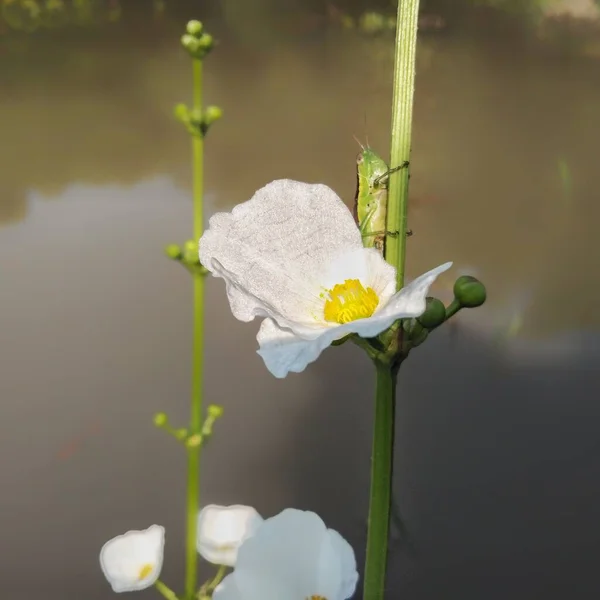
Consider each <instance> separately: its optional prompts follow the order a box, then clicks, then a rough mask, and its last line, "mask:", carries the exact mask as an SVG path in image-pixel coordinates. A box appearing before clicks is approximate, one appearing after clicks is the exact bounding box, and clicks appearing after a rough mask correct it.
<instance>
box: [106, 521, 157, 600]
mask: <svg viewBox="0 0 600 600" xmlns="http://www.w3.org/2000/svg"><path fill="white" fill-rule="evenodd" d="M164 543H165V530H164V527H161V526H160V525H152V526H151V527H149V528H148V529H145V530H143V531H128V532H127V533H124V534H122V535H119V536H117V537H114V538H112V539H111V540H109V541H108V542H106V543H105V544H104V546H102V549H101V550H100V567H101V569H102V572H103V573H104V576H105V577H106V579H107V580H108V582H109V583H110V585H111V587H112V589H113V591H115V592H133V591H137V590H143V589H146V588H148V587H150V586H152V585H154V583H155V582H156V580H157V579H158V577H159V576H160V572H161V570H162V564H163V555H164ZM146 565H148V566H150V567H152V569H151V571H149V572H148V573H147V574H146V576H145V577H143V578H141V579H140V573H141V570H142V568H144V567H145V566H146Z"/></svg>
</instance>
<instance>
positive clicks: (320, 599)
mask: <svg viewBox="0 0 600 600" xmlns="http://www.w3.org/2000/svg"><path fill="white" fill-rule="evenodd" d="M306 600H327V598H325V596H315V595H313V596H308V597H307V598H306Z"/></svg>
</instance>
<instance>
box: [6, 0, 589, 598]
mask: <svg viewBox="0 0 600 600" xmlns="http://www.w3.org/2000/svg"><path fill="white" fill-rule="evenodd" d="M17 4H18V6H17ZM58 4H59V5H60V3H58ZM84 4H85V3H83V5H84ZM88 4H89V3H88ZM487 4H488V5H486V3H485V2H483V0H482V1H481V2H473V1H472V2H468V1H467V0H464V1H461V2H457V1H453V2H449V1H448V0H446V1H444V0H430V1H427V2H426V1H425V0H423V2H422V5H423V17H422V22H421V32H420V39H419V48H418V57H417V60H418V75H417V89H416V98H415V122H414V146H413V156H412V165H413V170H412V178H411V206H410V214H409V219H410V223H409V224H410V227H411V229H412V230H413V231H414V235H413V236H412V237H411V238H410V239H409V241H408V252H409V254H408V275H409V276H415V275H417V274H419V273H421V272H423V271H424V270H427V269H429V268H432V267H434V266H436V265H438V264H440V263H442V262H444V261H446V260H453V261H455V267H456V268H455V269H454V270H453V271H451V272H450V273H449V274H448V277H447V278H445V279H443V280H442V281H441V282H440V283H439V284H438V285H437V287H436V289H435V292H436V294H437V295H438V296H440V297H442V298H444V299H447V296H448V294H449V292H450V288H449V286H451V283H452V281H453V278H455V277H456V276H457V275H458V274H460V273H462V272H464V273H474V274H477V275H478V276H479V277H480V278H481V279H482V280H483V281H484V282H485V283H486V284H487V286H488V298H489V300H488V302H487V303H486V304H485V306H484V307H483V308H481V309H478V310H476V311H472V314H460V315H459V316H458V317H456V319H455V322H454V323H453V326H448V327H444V328H443V330H441V331H439V332H436V333H435V335H433V336H432V337H431V339H430V341H429V342H428V343H427V344H426V345H425V346H423V347H421V348H419V349H418V350H416V351H415V352H414V353H413V354H411V357H410V359H409V360H408V361H407V363H406V364H405V365H404V366H403V369H402V374H401V383H400V386H399V396H398V411H397V412H398V423H397V434H398V444H397V456H396V473H395V479H396V481H395V489H396V495H397V497H398V499H399V504H400V508H401V510H402V513H403V515H404V518H405V520H406V522H407V527H408V530H409V532H410V536H411V544H408V543H407V542H406V541H405V540H398V541H396V542H395V544H394V546H393V549H392V554H391V557H390V577H389V597H390V598H403V599H405V600H420V599H423V600H425V599H427V600H430V599H438V598H461V599H463V600H480V599H484V598H485V600H496V599H498V600H501V599H502V600H505V599H506V598H508V597H510V598H511V599H512V600H518V599H523V600H526V599H527V600H532V599H533V598H542V597H543V598H547V597H550V596H552V597H560V596H562V597H567V598H569V599H570V600H575V599H579V598H582V599H583V598H585V599H588V598H592V597H595V596H596V595H597V594H598V592H600V583H599V581H598V578H597V570H598V567H597V565H598V559H599V558H600V520H599V519H598V506H599V505H600V437H599V434H598V431H599V424H600V403H599V402H598V399H599V398H598V396H599V394H598V391H599V385H598V384H599V383H600V373H599V372H598V359H599V358H600V338H599V336H598V325H599V322H600V316H599V315H600V313H599V312H598V310H597V307H598V305H599V304H600V280H599V279H598V277H597V270H598V250H597V243H596V240H597V227H598V223H599V222H600V221H599V219H600V203H599V202H598V184H599V183H600V180H599V173H598V166H597V162H598V156H599V154H600V141H599V139H600V138H599V136H598V133H597V132H598V131H599V129H600V111H599V110H598V106H600V69H599V66H600V33H599V32H600V21H599V20H598V14H599V13H600V10H598V7H597V6H596V5H595V4H594V3H593V2H591V1H589V2H583V1H580V2H578V1H577V0H573V1H572V2H568V1H566V0H565V1H562V2H556V1H555V2H553V3H552V2H546V3H544V4H543V6H542V5H541V4H540V6H539V7H538V6H537V5H535V6H534V4H533V2H532V3H531V5H529V4H528V3H521V2H516V1H513V2H510V1H509V0H505V1H504V2H498V1H496V2H488V3H487ZM494 4H495V5H496V6H489V5H494ZM33 5H37V6H38V7H41V9H43V10H46V9H47V7H46V8H45V7H44V2H37V3H35V2H34V3H33ZM83 5H82V6H83ZM31 7H32V3H31V2H29V3H27V2H22V3H18V2H17V3H14V2H13V3H10V2H6V1H5V2H4V7H3V9H4V13H3V18H2V21H0V132H1V136H2V144H0V164H1V165H2V176H1V177H0V222H1V223H0V309H1V310H0V331H2V339H3V343H2V344H1V349H0V360H1V362H0V364H1V365H2V369H1V377H0V397H1V404H0V406H1V408H0V415H1V420H0V422H1V423H2V435H1V436H0V457H1V458H0V461H1V467H0V477H1V479H0V481H1V482H2V483H1V492H0V530H1V531H2V537H1V540H0V548H1V558H2V560H1V561H0V575H1V580H2V585H3V594H4V595H5V596H6V598H7V600H9V599H10V600H32V599H33V598H38V597H43V598H45V599H46V600H71V599H73V600H75V599H80V598H86V600H105V599H108V598H111V597H112V596H113V594H112V592H111V590H110V588H109V586H108V584H107V583H106V582H105V581H104V579H103V576H102V573H101V571H100V569H99V565H98V552H99V549H100V547H101V546H102V544H103V543H104V541H105V540H106V539H108V538H110V537H112V536H114V535H117V534H119V533H122V532H123V531H126V530H127V529H131V528H144V527H147V526H149V525H150V524H152V523H155V522H156V523H160V524H162V525H164V526H165V527H166V528H167V555H166V559H165V567H164V571H163V578H164V579H165V580H166V581H167V582H168V583H170V584H172V585H173V586H174V587H177V586H178V585H179V582H181V581H182V568H183V567H182V565H183V561H182V558H183V527H184V515H183V508H184V477H185V454H184V452H183V450H182V449H181V448H180V447H179V446H178V445H177V444H176V443H175V442H174V441H173V440H172V439H171V438H169V437H167V436H166V435H164V434H163V433H162V432H160V431H157V430H156V429H155V428H154V427H153V426H152V416H153V414H154V413H155V412H157V411H159V410H166V411H167V412H168V413H169V415H170V417H171V418H172V420H173V421H175V422H176V423H177V422H178V423H181V424H182V425H183V424H184V421H185V420H186V416H187V411H188V402H189V400H188V396H189V379H190V351H191V302H192V296H191V282H190V278H189V277H188V275H187V273H186V272H185V271H184V270H183V269H181V268H180V267H178V266H177V265H175V264H172V263H171V262H169V261H168V260H167V259H166V258H164V257H163V254H162V248H163V246H164V245H165V244H168V243H171V242H181V241H183V240H184V239H186V238H188V237H189V236H190V233H191V186H190V184H191V173H190V147H189V138H188V136H187V133H186V132H185V131H184V130H183V128H182V127H181V126H180V125H179V124H178V123H176V122H175V121H174V119H173V117H172V109H173V105H174V104H175V103H177V102H181V101H188V100H189V98H190V94H191V88H190V84H191V81H190V64H189V59H188V57H187V55H185V53H184V52H183V51H182V50H181V49H180V46H179V36H180V35H181V33H182V31H183V27H184V24H185V22H186V21H187V20H189V19H191V18H200V19H202V20H203V21H205V24H206V26H207V28H209V30H210V31H211V32H212V33H213V34H214V35H215V36H216V37H217V38H218V40H219V46H218V47H217V49H216V50H215V51H214V52H213V54H211V56H210V57H209V59H208V60H207V62H206V64H205V68H206V77H205V101H206V102H208V103H212V104H217V105H219V106H221V107H222V108H223V109H224V111H225V117H224V119H223V120H222V121H220V122H218V123H217V124H216V125H215V126H214V128H213V129H212V130H211V132H210V134H209V136H208V139H207V148H206V190H207V194H206V202H207V212H208V215H210V214H212V213H213V212H214V211H217V210H228V209H230V208H231V207H232V206H234V205H235V204H237V203H239V202H241V201H244V200H246V199H248V198H249V197H250V196H251V195H252V193H253V192H254V191H255V190H256V189H257V188H259V187H261V186H262V185H264V184H265V183H267V182H268V181H270V180H272V179H277V178H286V177H289V178H295V179H299V180H303V181H310V182H323V183H326V184H328V185H330V186H331V187H333V188H334V189H335V190H336V191H337V192H338V193H339V194H340V195H341V196H342V197H343V198H345V199H347V201H348V204H349V205H350V204H351V202H352V199H353V194H354V187H355V175H354V161H355V156H356V153H357V151H358V146H357V144H356V141H355V140H354V139H353V136H356V137H358V138H359V139H361V140H363V141H364V140H366V139H367V138H368V141H369V143H370V144H371V146H373V147H374V148H375V149H377V150H378V151H380V152H381V153H383V154H386V153H387V151H388V147H389V139H388V130H389V112H390V111H389V109H390V99H391V66H392V56H391V52H392V44H393V35H392V34H390V33H389V32H387V33H385V32H383V33H379V34H377V35H369V34H367V33H366V32H365V31H363V30H361V29H360V28H358V29H357V28H354V29H347V28H344V26H343V23H344V22H345V15H349V16H352V17H353V18H355V19H358V18H359V17H360V15H361V14H362V13H363V12H364V11H365V10H379V11H386V10H388V11H389V4H388V3H386V2H379V3H377V2H370V3H369V2H364V1H363V2H359V1H358V0H357V1H355V2H351V1H343V0H338V2H337V3H335V4H332V3H327V2H322V1H320V0H310V1H309V0H306V1H302V0H277V2H275V1H274V0H221V1H220V2H218V1H216V0H214V1H206V2H199V1H195V2H193V1H186V2H184V1H175V0H172V1H168V0H165V1H164V2H154V3H152V2H150V1H147V2H146V1H144V2H141V1H138V2H135V1H133V0H132V1H131V2H122V3H121V5H119V4H118V3H117V2H103V3H101V5H94V6H91V8H90V11H91V12H89V13H87V16H86V14H84V13H82V14H79V16H77V18H76V19H75V18H73V15H71V17H72V21H73V22H69V23H67V22H62V21H60V22H59V21H56V22H52V24H53V25H54V26H53V27H46V26H45V24H50V23H45V24H44V23H41V22H40V19H41V18H42V17H41V16H40V14H38V13H35V11H33V13H32V12H31V11H32V10H33V9H32V8H31ZM538 8H539V10H538ZM8 9H10V10H12V11H13V12H12V13H10V11H8ZM92 9H93V10H92ZM525 9H526V10H525ZM7 11H8V12H7ZM41 14H42V16H43V15H46V17H47V16H48V15H47V10H46V12H43V11H42V13H41ZM390 14H391V13H390ZM56 15H58V13H56V14H55V15H54V16H55V17H56ZM46 17H44V18H46ZM207 293H208V299H207V302H208V308H207V368H206V381H205V401H206V402H215V403H221V404H223V405H224V407H225V416H224V417H223V418H222V419H221V420H220V421H219V422H218V424H217V426H216V431H215V435H214V438H213V439H212V440H211V441H210V443H209V444H208V445H207V447H206V450H205V451H204V454H203V472H202V492H201V495H202V498H203V502H204V503H208V502H215V503H221V504H228V503H246V504H252V505H254V506H255V507H257V509H258V510H259V511H260V512H261V513H262V514H263V515H265V516H267V515H271V514H274V513H276V512H278V511H279V510H281V509H283V508H284V507H287V506H295V507H298V508H305V509H312V510H315V511H317V512H318V513H319V514H320V515H321V516H322V517H323V518H324V520H325V521H326V522H327V523H328V524H329V525H330V526H332V527H335V528H336V529H338V530H339V531H340V532H341V533H342V534H343V535H344V536H345V537H347V538H348V539H349V540H350V541H351V542H352V543H353V545H354V547H355V548H356V549H357V553H358V555H359V560H361V561H362V546H363V544H364V537H365V533H366V523H365V516H366V508H367V493H368V478H369V452H370V437H371V430H370V428H371V412H372V411H371V408H372V407H371V397H372V388H373V372H372V368H371V365H370V364H369V362H368V361H367V360H366V358H365V357H364V356H363V355H362V354H361V353H360V351H359V350H358V349H357V348H356V347H354V346H352V345H346V346H343V347H340V348H337V349H335V350H334V349H330V350H328V351H326V352H325V354H324V355H323V356H322V357H321V359H320V360H319V361H318V362H317V363H315V364H313V365H311V366H309V368H308V369H307V370H306V372H305V373H303V374H301V375H290V376H289V377H288V378H286V379H285V380H281V381H279V380H275V379H274V378H273V377H272V376H270V375H269V373H268V372H267V371H266V369H265V368H264V366H263V364H262V361H261V360H260V358H259V357H258V356H257V355H256V354H255V349H256V340H255V334H256V330H257V324H255V323H253V324H242V323H239V322H237V321H236V320H235V319H234V318H233V317H232V316H231V314H230V311H229V307H228V305H227V302H226V298H225V294H224V286H223V283H222V282H221V281H218V280H211V281H210V283H209V285H208V291H207ZM204 573H205V574H206V576H207V577H208V576H209V575H210V573H211V572H210V571H208V570H206V571H204ZM153 594H155V592H154V591H153V590H147V591H146V592H142V593H140V597H144V598H150V597H151V596H152V595H153Z"/></svg>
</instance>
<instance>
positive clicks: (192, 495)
mask: <svg viewBox="0 0 600 600" xmlns="http://www.w3.org/2000/svg"><path fill="white" fill-rule="evenodd" d="M193 75H194V110H195V111H197V112H198V113H199V112H200V110H201V109H202V61H200V60H198V59H193ZM192 153H193V164H192V166H193V177H194V183H193V199H194V239H195V240H196V241H197V240H199V239H200V236H201V235H202V230H203V227H204V224H203V214H202V183H203V153H204V147H203V139H202V137H201V136H193V137H192ZM193 279H194V340H193V353H192V394H191V414H190V427H189V432H190V435H195V434H199V433H200V431H201V429H202V378H203V367H204V276H203V275H202V274H201V273H194V274H193ZM200 447H201V446H200V444H198V445H194V446H191V447H188V472H187V509H186V513H187V514H186V543H185V598H186V599H187V600H192V598H193V597H194V594H195V591H196V586H197V582H198V555H197V550H196V535H197V533H196V528H197V521H198V509H199V507H200V504H199V503H200V498H199V496H200Z"/></svg>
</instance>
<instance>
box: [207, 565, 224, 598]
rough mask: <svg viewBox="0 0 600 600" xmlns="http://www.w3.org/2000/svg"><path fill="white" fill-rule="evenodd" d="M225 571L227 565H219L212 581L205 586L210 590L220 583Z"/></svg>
mask: <svg viewBox="0 0 600 600" xmlns="http://www.w3.org/2000/svg"><path fill="white" fill-rule="evenodd" d="M226 572H227V567H226V566H225V565H220V566H219V570H218V571H217V574H216V575H215V576H214V578H213V579H212V581H211V582H210V583H209V584H208V587H207V588H206V589H207V590H208V591H210V592H212V591H213V590H214V589H215V588H216V587H217V586H218V585H219V583H221V580H222V579H223V577H225V573H226Z"/></svg>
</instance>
